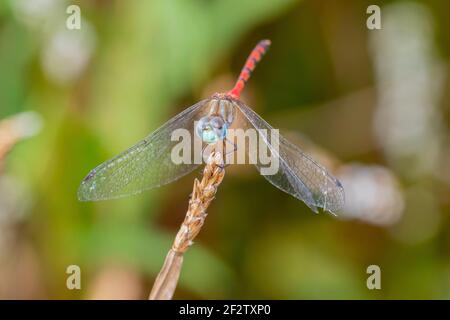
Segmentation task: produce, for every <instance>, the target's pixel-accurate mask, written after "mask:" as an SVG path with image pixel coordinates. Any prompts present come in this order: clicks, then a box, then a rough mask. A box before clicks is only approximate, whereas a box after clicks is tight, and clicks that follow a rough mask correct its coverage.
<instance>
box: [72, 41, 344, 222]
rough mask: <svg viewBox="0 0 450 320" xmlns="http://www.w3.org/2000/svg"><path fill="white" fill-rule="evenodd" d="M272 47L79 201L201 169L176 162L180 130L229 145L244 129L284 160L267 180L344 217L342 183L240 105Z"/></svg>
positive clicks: (261, 47)
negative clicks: (231, 133) (234, 132)
mask: <svg viewBox="0 0 450 320" xmlns="http://www.w3.org/2000/svg"><path fill="white" fill-rule="evenodd" d="M270 44H271V42H270V40H262V41H260V42H259V43H258V44H257V45H256V46H255V48H254V49H253V50H252V52H251V53H250V55H249V57H248V58H247V60H246V62H245V65H244V67H243V68H242V71H241V73H240V75H239V77H238V79H237V81H236V84H235V86H234V87H233V88H232V89H231V90H229V91H227V92H225V93H216V94H214V95H212V96H211V97H210V98H207V99H204V100H202V101H200V102H198V103H196V104H194V105H193V106H191V107H189V108H187V109H185V110H184V111H182V112H181V113H179V114H178V115H176V116H175V117H173V118H172V119H170V120H169V121H167V122H166V123H165V124H164V125H162V126H161V127H160V128H159V129H157V130H155V131H154V132H153V133H151V134H150V135H148V136H147V137H146V138H144V139H143V140H141V141H139V142H138V143H136V144H135V145H134V146H132V147H131V148H129V149H127V150H126V151H124V152H122V153H120V154H119V155H117V156H115V157H114V158H112V159H110V160H108V161H106V162H104V163H102V164H100V165H99V166H97V167H96V168H94V169H93V170H92V171H90V172H89V173H88V175H87V176H86V177H85V178H84V179H83V181H82V182H81V185H80V187H79V190H78V198H79V200H80V201H97V200H107V199H114V198H120V197H124V196H128V195H133V194H137V193H140V192H142V191H144V190H148V189H152V188H155V187H159V186H162V185H165V184H168V183H170V182H173V181H175V180H177V179H179V178H181V177H183V176H185V175H187V174H188V173H190V172H192V171H193V170H195V169H196V168H197V167H198V166H199V165H200V164H198V163H195V162H194V163H181V164H175V163H174V161H172V158H171V150H172V148H173V147H174V145H175V143H177V142H176V141H172V139H171V134H172V132H173V131H174V130H177V129H186V130H189V132H190V133H192V134H194V135H197V136H198V137H200V138H201V140H202V143H204V144H206V145H214V144H217V143H221V142H224V141H225V139H227V132H228V130H229V129H230V128H231V127H233V126H238V127H241V128H251V129H254V130H256V132H257V133H258V136H259V138H260V139H261V141H262V142H263V144H264V145H265V147H267V149H268V150H270V152H272V154H273V155H275V156H276V157H277V158H278V159H277V160H278V162H279V167H278V170H277V172H276V173H275V174H270V175H263V177H264V178H265V179H267V180H268V181H269V182H270V183H271V184H273V185H274V186H276V187H277V188H279V189H281V190H282V191H284V192H286V193H288V194H290V195H292V196H294V197H295V198H297V199H299V200H301V201H303V202H304V203H305V204H306V205H307V206H308V207H309V208H310V209H311V210H313V211H314V212H316V213H317V212H318V208H322V209H323V210H324V211H328V212H330V213H332V214H335V213H336V212H338V211H339V210H340V209H341V208H342V206H343V204H344V189H343V187H342V184H341V183H340V182H339V181H338V180H337V179H336V178H335V177H333V176H332V175H331V174H330V173H329V172H328V171H327V170H326V169H325V168H324V167H323V166H321V165H320V164H319V163H317V162H316V161H315V160H313V159H312V158H311V157H310V156H309V155H307V154H305V153H304V152H303V151H302V150H301V149H300V148H299V147H297V146H296V145H294V144H293V143H291V142H289V141H288V140H287V139H285V138H284V137H283V136H282V135H281V134H278V133H277V136H276V140H277V143H278V146H277V148H275V146H274V143H273V141H274V140H273V137H272V139H270V140H269V139H268V138H267V133H266V132H267V131H270V130H273V129H274V128H273V127H272V126H271V125H269V124H268V123H267V122H266V121H265V120H264V119H262V118H261V117H260V116H259V115H258V114H257V113H256V112H255V111H253V110H252V109H251V108H250V107H248V106H247V105H246V104H245V103H244V102H242V101H241V100H240V96H241V93H242V91H243V89H244V88H245V86H246V84H247V81H248V80H249V78H250V76H251V74H252V72H253V71H254V69H255V67H256V65H257V63H258V62H259V61H260V60H261V59H262V57H263V56H264V55H265V53H266V52H267V50H268V48H269V46H270ZM255 166H256V168H257V169H258V171H259V172H260V173H261V172H262V167H263V165H262V164H261V163H259V162H257V163H256V164H255Z"/></svg>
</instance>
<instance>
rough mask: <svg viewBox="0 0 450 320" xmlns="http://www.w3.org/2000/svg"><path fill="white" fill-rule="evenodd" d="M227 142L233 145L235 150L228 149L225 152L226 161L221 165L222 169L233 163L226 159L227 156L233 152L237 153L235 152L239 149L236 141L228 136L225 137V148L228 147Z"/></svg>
mask: <svg viewBox="0 0 450 320" xmlns="http://www.w3.org/2000/svg"><path fill="white" fill-rule="evenodd" d="M227 142H228V143H229V144H231V145H232V146H233V150H231V151H226V152H225V154H224V161H223V163H224V165H222V166H221V168H222V169H225V168H226V167H228V166H229V165H230V164H231V163H229V162H228V161H226V157H227V156H228V155H230V154H233V153H235V152H236V151H237V145H236V143H234V142H233V141H231V140H230V139H228V138H226V137H225V139H224V140H223V147H224V149H225V150H226V149H227V148H226V145H227Z"/></svg>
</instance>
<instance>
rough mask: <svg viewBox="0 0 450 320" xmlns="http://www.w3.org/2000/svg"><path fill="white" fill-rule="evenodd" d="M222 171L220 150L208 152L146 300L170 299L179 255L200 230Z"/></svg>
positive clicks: (174, 284)
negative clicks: (180, 221)
mask: <svg viewBox="0 0 450 320" xmlns="http://www.w3.org/2000/svg"><path fill="white" fill-rule="evenodd" d="M224 175H225V170H224V166H223V159H222V155H221V153H219V152H212V153H211V154H210V156H209V158H208V161H207V163H206V166H205V168H204V169H203V176H202V180H201V181H199V180H198V179H195V180H194V188H193V191H192V195H191V198H190V200H189V206H188V210H187V212H186V217H185V218H184V221H183V223H182V224H181V227H180V229H179V230H178V233H177V235H176V237H175V240H174V242H173V245H172V248H171V249H170V250H169V252H168V253H167V256H166V260H165V261H164V265H163V267H162V268H161V271H160V272H159V274H158V276H157V277H156V280H155V283H154V285H153V289H152V291H151V292H150V296H149V300H170V299H172V297H173V293H174V292H175V289H176V287H177V283H178V278H179V276H180V272H181V267H182V265H183V255H184V253H185V252H186V251H187V249H188V248H189V246H191V245H192V244H193V240H194V238H195V237H196V236H197V234H198V233H199V232H200V230H201V228H202V226H203V223H204V222H205V218H206V216H207V213H206V209H207V208H208V206H209V204H210V203H211V201H212V200H213V199H214V196H215V194H216V191H217V188H218V186H219V185H220V183H221V182H222V180H223V177H224Z"/></svg>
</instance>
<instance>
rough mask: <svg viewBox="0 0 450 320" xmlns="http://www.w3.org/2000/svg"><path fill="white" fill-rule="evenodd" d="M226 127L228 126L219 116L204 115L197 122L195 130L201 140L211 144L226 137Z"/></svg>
mask: <svg viewBox="0 0 450 320" xmlns="http://www.w3.org/2000/svg"><path fill="white" fill-rule="evenodd" d="M227 129H228V126H227V124H226V123H225V121H223V119H222V118H221V117H218V116H205V117H203V118H201V119H200V120H199V121H198V122H197V125H196V127H195V132H196V133H197V135H198V136H199V137H200V139H202V141H204V142H206V143H208V144H213V143H216V142H217V141H219V140H223V139H224V138H225V137H226V135H227Z"/></svg>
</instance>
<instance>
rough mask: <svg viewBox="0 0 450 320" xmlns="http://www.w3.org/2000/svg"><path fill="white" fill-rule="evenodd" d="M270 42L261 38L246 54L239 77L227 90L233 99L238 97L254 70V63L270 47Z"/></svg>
mask: <svg viewBox="0 0 450 320" xmlns="http://www.w3.org/2000/svg"><path fill="white" fill-rule="evenodd" d="M270 44H271V42H270V40H261V41H260V42H259V43H258V44H257V45H256V47H255V48H254V49H253V51H252V52H251V53H250V55H249V56H248V58H247V61H246V62H245V65H244V67H243V68H242V71H241V73H240V74H239V78H238V80H237V81H236V84H235V85H234V88H233V89H231V90H230V91H228V92H227V94H228V95H230V96H231V97H232V98H234V99H239V97H240V95H241V92H242V90H243V89H244V87H245V84H246V83H247V81H248V79H250V76H251V74H252V72H253V70H255V68H256V64H257V63H258V62H259V61H260V60H261V59H262V57H263V56H264V54H265V53H266V52H267V50H268V49H269V47H270Z"/></svg>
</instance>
